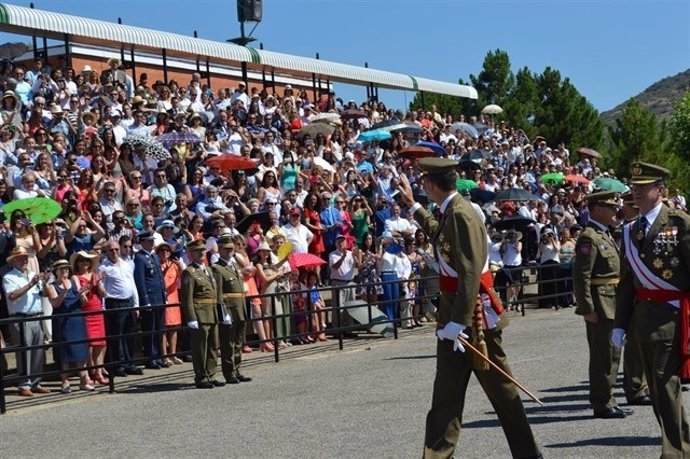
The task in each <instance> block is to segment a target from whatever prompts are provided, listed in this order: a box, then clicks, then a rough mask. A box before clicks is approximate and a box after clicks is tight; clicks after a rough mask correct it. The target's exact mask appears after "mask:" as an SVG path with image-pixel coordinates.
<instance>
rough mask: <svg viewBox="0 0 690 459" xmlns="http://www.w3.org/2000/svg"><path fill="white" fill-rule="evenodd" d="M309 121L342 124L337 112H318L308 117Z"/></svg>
mask: <svg viewBox="0 0 690 459" xmlns="http://www.w3.org/2000/svg"><path fill="white" fill-rule="evenodd" d="M309 121H311V122H312V123H332V124H337V125H340V126H342V124H343V123H342V122H341V121H340V115H339V114H337V113H330V112H325V113H319V114H318V115H312V116H310V117H309Z"/></svg>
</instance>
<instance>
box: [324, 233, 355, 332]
mask: <svg viewBox="0 0 690 459" xmlns="http://www.w3.org/2000/svg"><path fill="white" fill-rule="evenodd" d="M328 266H329V268H330V272H331V285H333V286H334V287H336V288H337V289H338V295H337V296H336V298H337V300H336V301H337V303H336V304H335V307H336V308H341V307H343V306H345V304H346V303H347V302H348V301H354V300H355V299H356V298H355V288H354V287H355V284H354V282H353V280H354V278H355V267H356V263H355V257H354V255H353V254H352V251H351V250H348V249H347V248H346V247H345V236H343V235H342V234H339V235H337V236H336V237H335V250H334V251H332V252H331V253H330V254H329V255H328ZM348 318H349V316H348V315H347V314H345V313H344V311H340V323H341V325H345V324H349V323H350V321H349V320H348Z"/></svg>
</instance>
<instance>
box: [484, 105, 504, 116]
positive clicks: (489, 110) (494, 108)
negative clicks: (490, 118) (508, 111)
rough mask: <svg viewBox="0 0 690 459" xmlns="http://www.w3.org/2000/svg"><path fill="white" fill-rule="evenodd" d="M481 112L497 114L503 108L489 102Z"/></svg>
mask: <svg viewBox="0 0 690 459" xmlns="http://www.w3.org/2000/svg"><path fill="white" fill-rule="evenodd" d="M482 113H485V114H487V115H499V114H501V113H503V109H502V108H501V107H499V106H498V105H496V104H489V105H487V106H486V107H484V108H483V109H482Z"/></svg>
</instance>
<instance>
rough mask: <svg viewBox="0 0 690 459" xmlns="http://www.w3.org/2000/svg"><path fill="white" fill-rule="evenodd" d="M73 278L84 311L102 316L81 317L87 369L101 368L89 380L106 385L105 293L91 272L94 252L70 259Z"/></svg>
mask: <svg viewBox="0 0 690 459" xmlns="http://www.w3.org/2000/svg"><path fill="white" fill-rule="evenodd" d="M69 261H70V264H71V265H72V272H73V273H74V276H72V279H73V280H74V283H75V284H76V287H77V291H78V292H79V296H80V299H81V310H82V311H83V312H93V311H101V314H96V313H91V314H88V315H86V316H85V317H84V320H85V322H86V338H87V339H88V340H89V356H88V360H87V366H89V367H92V366H96V365H101V367H100V368H94V369H92V370H91V375H92V376H91V377H92V379H93V380H94V381H96V382H97V383H99V384H103V385H105V384H108V380H107V379H106V376H108V373H107V372H106V371H105V369H104V368H103V367H102V365H103V361H104V358H105V346H106V341H105V321H104V319H103V314H102V311H103V297H104V296H105V291H104V290H103V289H102V285H100V283H99V277H98V275H97V274H96V273H94V270H95V268H96V266H98V261H99V257H98V255H97V254H95V253H89V252H85V251H83V250H80V251H79V252H76V253H73V254H72V256H71V257H70V260H69Z"/></svg>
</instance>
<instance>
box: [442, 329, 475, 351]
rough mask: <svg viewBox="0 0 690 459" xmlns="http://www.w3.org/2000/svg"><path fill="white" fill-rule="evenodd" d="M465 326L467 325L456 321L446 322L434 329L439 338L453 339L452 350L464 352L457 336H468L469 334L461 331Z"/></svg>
mask: <svg viewBox="0 0 690 459" xmlns="http://www.w3.org/2000/svg"><path fill="white" fill-rule="evenodd" d="M466 328H467V327H466V326H464V325H462V324H459V323H456V322H448V323H447V324H446V325H445V326H444V327H443V328H442V329H440V330H437V331H436V336H438V339H440V340H444V339H447V340H453V350H454V351H457V350H460V351H461V352H465V348H464V346H463V345H462V343H460V340H459V339H458V337H462V338H465V339H467V338H469V336H467V335H466V334H465V333H463V331H464V330H465V329H466Z"/></svg>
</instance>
